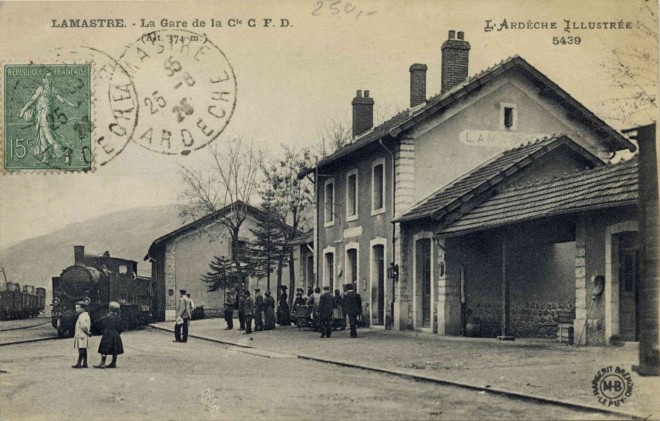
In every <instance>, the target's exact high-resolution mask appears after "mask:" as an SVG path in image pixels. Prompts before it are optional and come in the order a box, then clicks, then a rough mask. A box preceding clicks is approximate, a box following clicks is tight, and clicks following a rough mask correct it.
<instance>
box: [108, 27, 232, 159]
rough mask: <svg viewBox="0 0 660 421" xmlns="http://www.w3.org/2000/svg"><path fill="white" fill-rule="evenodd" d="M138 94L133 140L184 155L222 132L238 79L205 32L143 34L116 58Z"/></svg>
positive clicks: (162, 151) (230, 112)
mask: <svg viewBox="0 0 660 421" xmlns="http://www.w3.org/2000/svg"><path fill="white" fill-rule="evenodd" d="M119 63H120V64H121V65H122V66H123V68H125V69H126V71H127V72H128V73H129V75H130V77H131V80H132V81H133V83H134V84H135V89H136V91H137V94H138V96H139V101H140V102H139V105H140V115H139V118H138V124H137V127H136V129H135V132H134V134H133V137H132V140H133V141H134V142H136V143H138V144H139V145H141V146H143V147H145V148H147V149H149V150H151V151H154V152H159V153H164V154H168V155H176V154H181V155H188V154H189V153H190V152H192V151H194V150H196V149H200V148H202V147H204V146H206V145H208V144H209V143H210V142H212V141H213V140H215V139H217V138H218V136H220V134H221V133H222V132H223V130H224V129H225V127H226V126H227V124H229V121H230V119H231V117H232V114H233V113H234V108H235V107H236V91H237V83H236V77H235V75H234V71H233V68H232V66H231V64H230V63H229V61H228V60H227V57H226V56H225V54H224V53H223V52H222V51H221V50H220V49H219V48H218V47H217V46H215V45H214V44H213V43H212V42H211V41H210V40H209V39H208V38H207V37H206V35H200V34H196V33H194V32H189V31H184V30H178V29H176V30H162V31H155V32H150V33H147V34H144V35H143V36H142V37H141V38H140V39H139V40H138V41H137V42H135V43H134V44H132V45H130V46H129V47H128V48H127V49H126V51H125V52H124V53H123V54H122V56H121V58H120V59H119Z"/></svg>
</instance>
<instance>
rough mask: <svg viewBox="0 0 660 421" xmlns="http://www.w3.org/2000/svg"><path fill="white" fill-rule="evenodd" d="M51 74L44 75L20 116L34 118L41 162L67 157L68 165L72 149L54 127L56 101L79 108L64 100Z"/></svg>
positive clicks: (27, 119) (28, 119) (29, 119)
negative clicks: (54, 84) (51, 158)
mask: <svg viewBox="0 0 660 421" xmlns="http://www.w3.org/2000/svg"><path fill="white" fill-rule="evenodd" d="M51 77H52V74H51V73H50V72H48V73H46V74H45V75H44V78H43V79H42V81H41V83H42V84H41V85H39V87H37V89H36V91H35V92H34V95H32V97H31V98H30V99H29V100H28V102H26V103H25V105H24V106H23V108H22V109H21V111H20V113H19V114H18V116H19V117H20V118H22V119H24V120H26V121H31V120H32V119H33V118H34V121H35V123H36V124H35V129H36V132H37V133H36V138H37V142H36V143H37V146H36V148H35V151H34V155H35V156H36V157H38V158H39V161H40V162H42V163H43V162H46V161H47V160H48V158H50V157H54V158H61V157H65V161H66V162H67V163H70V162H71V148H70V147H69V145H68V141H67V140H66V139H65V138H64V137H63V136H62V135H61V134H60V133H58V132H57V131H56V130H55V129H54V126H53V121H55V119H54V118H53V108H54V104H53V102H55V100H57V101H59V102H61V103H62V104H66V105H68V106H70V107H77V105H76V104H74V103H72V102H71V101H69V100H68V99H66V98H63V97H62V96H61V95H60V94H59V93H58V92H57V89H56V88H55V87H54V86H53V84H52V80H51Z"/></svg>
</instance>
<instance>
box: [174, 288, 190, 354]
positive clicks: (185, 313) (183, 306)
mask: <svg viewBox="0 0 660 421" xmlns="http://www.w3.org/2000/svg"><path fill="white" fill-rule="evenodd" d="M179 293H180V294H181V298H179V311H178V312H177V315H176V325H175V326H174V342H184V343H185V342H188V326H189V325H190V316H191V315H192V308H191V307H190V300H189V299H188V297H186V290H185V289H181V290H179ZM181 330H183V336H182V335H181Z"/></svg>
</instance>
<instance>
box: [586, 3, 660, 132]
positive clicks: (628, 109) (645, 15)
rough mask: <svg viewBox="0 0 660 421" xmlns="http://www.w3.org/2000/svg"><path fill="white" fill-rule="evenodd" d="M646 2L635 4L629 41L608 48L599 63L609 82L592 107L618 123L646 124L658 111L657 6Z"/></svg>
mask: <svg viewBox="0 0 660 421" xmlns="http://www.w3.org/2000/svg"><path fill="white" fill-rule="evenodd" d="M649 4H650V3H649V2H648V1H640V2H638V4H637V8H638V11H639V13H638V16H639V18H638V20H637V21H636V22H634V23H633V29H632V31H631V39H632V40H633V42H630V43H628V44H627V45H626V47H625V48H621V49H618V48H614V49H611V50H610V51H611V53H612V54H611V55H610V56H609V58H608V61H607V62H603V63H601V65H600V66H601V68H602V69H603V70H604V71H605V72H606V74H607V75H608V78H609V80H610V81H611V83H610V89H609V90H608V93H609V95H607V94H605V96H604V98H603V99H602V100H601V101H599V102H598V103H597V104H596V106H595V107H594V108H595V110H596V112H597V113H598V114H599V115H601V116H602V117H603V118H605V119H606V120H610V121H614V122H616V123H617V124H619V125H621V127H631V126H637V125H641V124H647V123H649V122H650V121H652V120H655V118H656V117H655V116H656V114H657V112H658V102H657V94H658V19H657V13H656V10H657V9H655V8H652V7H651V6H650V5H649ZM631 6H632V4H631Z"/></svg>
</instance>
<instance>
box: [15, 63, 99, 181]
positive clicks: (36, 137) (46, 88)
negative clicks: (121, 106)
mask: <svg viewBox="0 0 660 421" xmlns="http://www.w3.org/2000/svg"><path fill="white" fill-rule="evenodd" d="M3 73H4V79H3V80H4V83H3V90H4V92H3V98H4V123H3V152H4V155H3V156H4V169H5V170H6V171H9V172H13V171H21V170H49V169H56V170H68V171H89V170H90V169H91V168H92V160H93V157H92V121H91V115H92V113H91V111H92V110H91V107H92V105H91V94H92V91H91V76H92V69H91V64H6V65H5V66H4V69H3Z"/></svg>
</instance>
